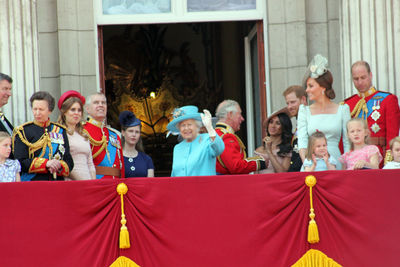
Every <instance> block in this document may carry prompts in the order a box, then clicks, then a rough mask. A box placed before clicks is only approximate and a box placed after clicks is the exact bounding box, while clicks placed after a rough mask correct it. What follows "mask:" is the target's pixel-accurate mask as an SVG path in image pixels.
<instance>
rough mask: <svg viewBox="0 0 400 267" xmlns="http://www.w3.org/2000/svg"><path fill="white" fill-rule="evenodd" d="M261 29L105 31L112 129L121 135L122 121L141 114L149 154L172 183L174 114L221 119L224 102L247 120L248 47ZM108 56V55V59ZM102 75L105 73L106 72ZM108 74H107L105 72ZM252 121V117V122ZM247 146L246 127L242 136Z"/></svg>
mask: <svg viewBox="0 0 400 267" xmlns="http://www.w3.org/2000/svg"><path fill="white" fill-rule="evenodd" d="M255 24H256V22H254V21H248V22H209V23H180V24H151V25H113V26H102V27H100V28H99V36H101V37H102V38H103V41H102V44H103V46H102V47H101V48H102V49H100V53H104V57H103V58H100V62H101V63H102V61H103V60H104V63H103V67H104V76H103V78H102V81H101V84H103V86H104V87H103V88H104V89H105V90H104V91H105V94H106V96H107V100H108V118H107V119H108V123H109V124H110V125H111V126H112V127H114V128H116V129H120V125H119V122H118V114H119V113H120V112H121V111H123V110H127V109H128V110H131V111H133V112H134V113H135V114H136V115H137V116H138V117H139V118H140V119H141V120H142V121H143V127H142V132H143V134H142V138H143V142H144V145H145V150H146V153H147V154H149V155H150V156H151V157H152V159H153V161H154V165H155V174H156V176H169V175H170V171H171V166H172V151H173V147H174V145H175V144H176V142H177V140H176V139H177V138H176V137H174V136H172V137H171V136H170V137H168V138H166V128H165V127H166V125H167V124H168V122H169V120H170V117H171V116H170V113H171V111H172V110H173V108H175V107H177V106H184V105H196V106H197V107H198V108H199V110H202V109H208V110H210V111H211V113H212V114H213V115H214V114H215V109H216V106H217V105H218V103H220V102H221V101H222V100H224V99H234V100H236V101H238V102H239V103H240V105H241V107H242V109H243V112H245V110H246V109H245V104H246V102H245V101H246V100H245V99H246V95H245V94H246V93H245V92H246V90H245V66H244V48H243V46H244V45H243V39H244V37H245V36H246V35H247V34H248V32H249V31H250V30H251V29H252V28H253V27H254V25H255ZM102 51H103V52H102ZM101 67H102V66H101ZM100 69H101V68H100ZM244 116H245V114H244ZM239 135H240V136H241V137H242V139H243V141H244V142H246V125H245V123H243V124H242V130H241V132H240V133H239Z"/></svg>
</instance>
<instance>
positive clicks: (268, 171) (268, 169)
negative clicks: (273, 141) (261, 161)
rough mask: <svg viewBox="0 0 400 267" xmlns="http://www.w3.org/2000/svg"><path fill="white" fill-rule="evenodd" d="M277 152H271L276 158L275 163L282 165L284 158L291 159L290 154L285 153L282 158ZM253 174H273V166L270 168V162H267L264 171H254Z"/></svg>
mask: <svg viewBox="0 0 400 267" xmlns="http://www.w3.org/2000/svg"><path fill="white" fill-rule="evenodd" d="M278 151H279V148H277V149H274V150H272V153H273V154H274V155H275V156H276V159H277V161H278V162H279V163H280V164H282V162H283V160H284V159H285V157H288V158H291V157H292V153H287V154H286V155H285V156H284V157H281V156H278ZM255 173H259V174H261V173H275V169H274V166H272V163H271V161H269V162H268V166H267V168H266V169H264V170H259V171H256V172H255Z"/></svg>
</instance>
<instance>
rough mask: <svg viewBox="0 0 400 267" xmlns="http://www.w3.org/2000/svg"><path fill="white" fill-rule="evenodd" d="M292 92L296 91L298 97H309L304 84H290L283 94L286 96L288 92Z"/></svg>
mask: <svg viewBox="0 0 400 267" xmlns="http://www.w3.org/2000/svg"><path fill="white" fill-rule="evenodd" d="M291 93H295V94H296V97H297V98H298V99H301V98H302V97H303V96H304V97H305V98H306V99H307V93H306V90H305V89H304V87H303V86H300V85H292V86H289V87H288V88H286V90H285V91H283V93H282V95H283V96H285V97H286V96H287V95H288V94H291Z"/></svg>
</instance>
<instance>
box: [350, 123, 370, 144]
mask: <svg viewBox="0 0 400 267" xmlns="http://www.w3.org/2000/svg"><path fill="white" fill-rule="evenodd" d="M352 122H359V123H361V125H362V126H363V127H364V130H366V131H367V133H368V134H367V136H366V137H365V139H364V142H365V143H366V144H368V137H369V129H368V123H367V121H366V120H364V119H362V118H352V119H350V120H349V121H348V122H347V123H346V128H347V135H348V134H349V124H350V123H352ZM347 139H349V142H350V150H354V144H353V142H351V140H350V138H349V137H348V136H347Z"/></svg>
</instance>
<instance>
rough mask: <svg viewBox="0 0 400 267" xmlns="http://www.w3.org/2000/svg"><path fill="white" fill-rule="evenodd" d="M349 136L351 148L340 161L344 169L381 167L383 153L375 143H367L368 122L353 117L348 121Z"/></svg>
mask: <svg viewBox="0 0 400 267" xmlns="http://www.w3.org/2000/svg"><path fill="white" fill-rule="evenodd" d="M347 136H348V138H349V141H350V144H351V149H350V151H349V152H346V153H344V154H343V155H342V156H341V157H340V158H339V161H340V162H341V163H342V164H343V169H344V170H359V169H379V163H380V162H381V161H382V155H381V153H380V152H379V148H378V147H377V146H375V145H368V144H366V139H367V138H368V136H369V130H368V124H367V122H366V121H365V120H363V119H361V118H353V119H351V120H349V121H348V122H347Z"/></svg>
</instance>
